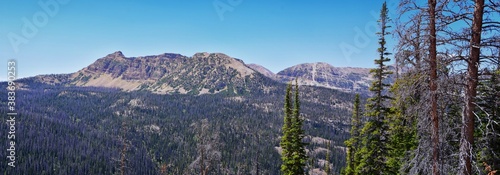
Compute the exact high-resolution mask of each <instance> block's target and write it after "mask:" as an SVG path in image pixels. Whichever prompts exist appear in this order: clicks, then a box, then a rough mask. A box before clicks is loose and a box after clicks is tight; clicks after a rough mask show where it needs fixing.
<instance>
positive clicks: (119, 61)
mask: <svg viewBox="0 0 500 175" xmlns="http://www.w3.org/2000/svg"><path fill="white" fill-rule="evenodd" d="M254 74H255V71H254V70H252V69H250V68H249V67H247V66H246V65H245V64H244V63H243V61H241V60H238V59H235V58H232V57H229V56H227V55H225V54H222V53H197V54H195V55H193V56H192V57H186V56H183V55H180V54H170V53H166V54H161V55H153V56H144V57H125V56H124V55H123V54H122V53H121V52H119V51H118V52H115V53H112V54H109V55H107V56H105V57H103V58H100V59H98V60H97V61H96V62H95V63H93V64H91V65H89V66H88V67H86V68H84V69H82V70H80V71H78V72H76V73H74V74H72V76H71V80H70V81H71V84H72V85H77V86H99V87H113V88H120V89H123V90H125V91H133V90H147V91H151V92H154V93H160V94H165V93H181V94H186V93H193V94H205V93H219V92H222V91H231V93H238V92H237V89H238V88H239V87H244V86H246V84H248V83H251V81H250V80H251V79H252V78H254Z"/></svg>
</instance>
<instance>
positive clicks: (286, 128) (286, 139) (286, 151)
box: [280, 83, 293, 174]
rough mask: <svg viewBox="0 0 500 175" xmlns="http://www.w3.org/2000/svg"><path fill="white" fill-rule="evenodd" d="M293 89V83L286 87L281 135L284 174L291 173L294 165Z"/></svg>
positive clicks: (282, 169)
mask: <svg viewBox="0 0 500 175" xmlns="http://www.w3.org/2000/svg"><path fill="white" fill-rule="evenodd" d="M291 89H292V85H291V84H290V83H289V84H288V85H287V87H286V94H285V105H284V108H283V111H284V113H285V114H284V116H283V127H282V132H283V136H282V137H281V142H280V146H281V150H282V151H281V160H282V162H283V163H282V164H281V171H282V172H283V174H291V173H292V171H291V167H292V166H293V165H292V153H293V152H292V133H291V132H290V130H291V127H292V107H291V103H292V102H291V99H290V95H291Z"/></svg>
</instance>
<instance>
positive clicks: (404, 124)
mask: <svg viewBox="0 0 500 175" xmlns="http://www.w3.org/2000/svg"><path fill="white" fill-rule="evenodd" d="M415 77H419V76H404V77H401V78H400V79H398V80H397V81H396V82H394V84H393V86H392V87H391V90H390V91H391V93H392V94H393V95H394V97H395V98H394V99H393V100H392V106H393V107H392V113H391V114H390V115H389V118H388V122H389V128H390V129H389V133H390V134H389V135H390V136H389V143H388V147H389V149H390V150H389V157H388V158H387V166H388V168H389V170H388V172H390V173H391V174H399V173H400V171H401V167H402V165H403V164H404V163H405V162H407V160H405V159H407V158H408V157H409V152H410V151H411V150H414V149H415V148H416V146H417V144H418V140H417V128H416V116H417V115H416V114H413V113H406V108H408V105H414V104H415V103H416V100H419V99H418V97H413V96H412V97H406V98H405V97H403V95H402V94H400V93H401V92H402V91H404V89H401V88H405V87H408V86H409V85H408V84H412V83H414V82H415V81H417V80H416V79H415Z"/></svg>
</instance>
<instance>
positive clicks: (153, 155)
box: [0, 51, 370, 174]
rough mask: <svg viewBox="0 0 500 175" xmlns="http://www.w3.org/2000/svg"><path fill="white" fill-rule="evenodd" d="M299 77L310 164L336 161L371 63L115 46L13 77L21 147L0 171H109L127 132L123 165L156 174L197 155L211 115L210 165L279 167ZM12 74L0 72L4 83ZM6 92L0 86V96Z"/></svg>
mask: <svg viewBox="0 0 500 175" xmlns="http://www.w3.org/2000/svg"><path fill="white" fill-rule="evenodd" d="M295 77H297V78H298V79H299V82H300V84H302V85H303V86H300V87H299V93H300V95H299V96H300V102H301V106H300V108H301V110H300V111H301V116H302V117H304V130H305V133H306V138H305V140H306V142H308V143H310V145H308V146H306V149H307V150H308V156H309V157H310V158H311V162H309V161H308V162H309V163H308V164H311V166H310V168H309V169H308V171H309V173H310V174H322V173H324V172H322V170H324V169H325V165H328V166H330V168H331V170H332V172H336V173H339V172H340V169H341V168H342V167H344V166H345V162H344V160H345V147H344V141H345V139H346V138H348V136H349V130H350V126H349V125H350V116H351V109H352V100H353V99H354V94H353V93H351V92H360V93H363V92H367V87H368V83H369V80H370V78H369V75H368V69H363V68H336V67H333V66H330V65H328V64H326V63H312V64H301V65H297V66H293V67H291V68H287V69H285V70H283V71H280V72H278V73H277V74H274V73H273V72H271V71H269V70H267V69H266V68H264V67H262V66H259V65H255V64H248V65H247V64H245V63H244V62H243V61H242V60H239V59H236V58H232V57H230V56H227V55H225V54H222V53H197V54H195V55H193V56H191V57H187V56H183V55H180V54H168V53H166V54H160V55H153V56H143V57H126V56H124V55H123V53H122V52H119V51H118V52H114V53H112V54H109V55H107V56H105V57H103V58H100V59H98V60H97V61H95V62H94V63H93V64H91V65H89V66H87V67H85V68H83V69H81V70H79V71H77V72H75V73H71V74H55V75H39V76H35V77H29V78H23V79H19V80H16V86H17V90H16V112H17V113H19V117H18V118H17V120H16V122H19V123H20V124H19V132H16V134H18V135H16V138H18V137H19V138H20V140H22V141H23V142H22V143H21V144H19V148H16V150H18V151H19V157H18V159H19V160H23V161H19V164H18V165H16V166H19V168H16V169H11V170H7V171H6V170H5V169H2V167H0V172H6V173H7V174H36V172H45V174H116V173H117V169H118V167H119V165H120V164H119V162H117V161H116V160H120V155H121V153H123V152H124V151H123V147H124V146H123V145H124V144H125V143H127V144H128V145H129V149H128V151H125V152H126V158H127V160H128V161H127V162H126V166H127V170H126V171H127V174H160V172H161V170H162V167H165V166H166V167H168V168H167V170H166V171H167V174H197V173H195V172H194V170H193V169H196V167H197V166H192V165H195V163H196V161H197V159H198V158H199V154H198V153H199V152H198V151H197V148H200V144H203V143H200V141H199V140H198V138H197V135H198V134H200V132H198V131H197V130H196V128H197V127H198V126H200V125H201V124H202V123H203V121H207V122H208V125H210V126H212V127H211V128H213V129H216V132H214V134H215V133H218V134H216V135H213V139H214V141H213V142H214V143H217V144H215V145H217V151H220V157H219V159H218V160H216V161H215V162H216V166H215V167H214V168H213V170H212V172H213V174H255V173H252V172H257V171H260V172H261V173H260V174H279V169H280V168H279V165H280V162H281V159H280V155H279V150H280V147H279V141H280V136H281V135H282V133H281V128H282V122H283V117H282V116H283V105H284V103H283V99H284V96H285V89H286V85H285V84H284V83H287V82H289V81H291V80H293V79H294V78H295ZM7 85H8V84H7V83H6V82H0V88H4V89H6V88H7ZM7 97H8V95H7V91H0V104H1V105H7V104H6V102H7V99H6V98H7ZM366 97H367V95H362V98H366ZM8 112H9V111H7V109H6V108H0V113H2V114H6V113H8ZM7 119H8V118H6V117H3V118H0V122H1V123H6V122H7V121H6V120H7ZM7 127H8V125H0V130H8V129H9V128H7ZM16 128H17V126H16ZM127 128H128V129H127ZM205 134H207V133H205ZM211 137H212V136H211ZM16 145H17V144H16ZM215 145H214V146H215ZM205 146H211V145H205ZM6 153H7V152H5V151H2V152H0V157H6ZM28 153H33V154H28ZM35 153H36V154H35ZM214 153H216V152H214ZM16 155H17V154H16ZM32 155H36V156H32ZM327 156H329V157H328V158H326V157H327ZM327 159H328V160H335V161H330V162H328V164H325V160H327ZM42 174H44V173H42Z"/></svg>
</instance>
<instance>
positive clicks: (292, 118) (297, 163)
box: [280, 80, 307, 175]
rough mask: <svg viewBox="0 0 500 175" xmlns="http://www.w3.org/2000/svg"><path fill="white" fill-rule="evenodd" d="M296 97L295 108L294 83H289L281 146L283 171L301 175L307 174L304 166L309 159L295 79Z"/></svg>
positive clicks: (287, 174)
mask: <svg viewBox="0 0 500 175" xmlns="http://www.w3.org/2000/svg"><path fill="white" fill-rule="evenodd" d="M295 83H296V85H295V98H294V100H295V101H294V108H293V110H292V108H291V105H292V104H291V103H292V102H291V99H290V96H291V89H292V85H291V84H288V86H287V89H286V95H285V107H284V111H285V115H284V123H283V136H282V138H281V142H280V146H281V148H282V154H281V159H282V161H283V162H282V165H281V171H282V172H283V174H285V175H300V174H305V171H304V167H305V164H306V161H307V156H306V151H305V148H304V147H305V143H303V142H302V139H303V138H304V130H303V129H302V123H303V120H302V119H301V118H300V101H299V90H298V88H299V87H298V83H297V80H295Z"/></svg>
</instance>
